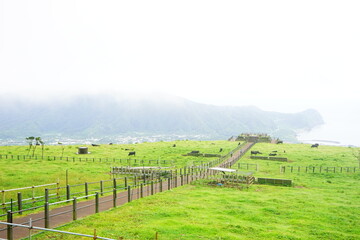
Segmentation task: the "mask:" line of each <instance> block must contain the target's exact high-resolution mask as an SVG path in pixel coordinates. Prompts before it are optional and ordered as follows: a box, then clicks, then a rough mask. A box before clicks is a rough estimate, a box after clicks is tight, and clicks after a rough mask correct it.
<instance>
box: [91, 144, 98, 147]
mask: <svg viewBox="0 0 360 240" xmlns="http://www.w3.org/2000/svg"><path fill="white" fill-rule="evenodd" d="M91 146H93V147H99V146H100V145H99V144H91Z"/></svg>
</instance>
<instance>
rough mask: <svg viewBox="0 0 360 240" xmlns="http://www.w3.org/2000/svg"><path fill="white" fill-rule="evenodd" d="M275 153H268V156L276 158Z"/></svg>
mask: <svg viewBox="0 0 360 240" xmlns="http://www.w3.org/2000/svg"><path fill="white" fill-rule="evenodd" d="M276 155H277V154H276V153H269V156H276Z"/></svg>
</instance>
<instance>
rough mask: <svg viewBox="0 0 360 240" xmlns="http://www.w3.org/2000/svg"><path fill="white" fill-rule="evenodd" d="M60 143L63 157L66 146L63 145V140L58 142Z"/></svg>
mask: <svg viewBox="0 0 360 240" xmlns="http://www.w3.org/2000/svg"><path fill="white" fill-rule="evenodd" d="M58 144H59V145H60V146H61V157H63V155H64V149H65V147H64V146H63V145H62V143H61V142H58Z"/></svg>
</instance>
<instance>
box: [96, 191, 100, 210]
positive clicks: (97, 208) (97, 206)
mask: <svg viewBox="0 0 360 240" xmlns="http://www.w3.org/2000/svg"><path fill="white" fill-rule="evenodd" d="M98 212H99V193H98V192H96V193H95V213H98Z"/></svg>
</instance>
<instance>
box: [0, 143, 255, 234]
mask: <svg viewBox="0 0 360 240" xmlns="http://www.w3.org/2000/svg"><path fill="white" fill-rule="evenodd" d="M252 146H253V143H247V144H245V145H244V146H243V147H242V148H241V149H240V150H238V151H236V152H234V153H232V154H231V156H230V157H229V158H228V159H227V160H226V161H224V162H223V163H221V164H220V165H219V166H221V167H230V166H231V165H233V164H234V163H235V162H236V161H238V159H239V158H240V157H241V156H243V155H244V154H245V153H246V151H247V150H249V149H250V148H251V147H252ZM193 180H195V179H192V177H191V176H189V177H184V178H183V179H181V177H177V178H174V179H173V180H172V181H171V182H170V183H169V181H162V186H160V183H156V184H153V188H152V187H151V185H147V186H144V187H143V197H146V196H150V195H152V194H151V193H152V190H151V189H153V194H156V193H158V192H161V191H166V190H169V189H171V188H174V187H177V186H181V183H182V184H183V185H185V184H188V183H190V182H192V181H193ZM169 185H170V188H169ZM130 195H131V201H132V200H136V199H139V198H141V189H140V188H134V189H132V190H131V194H130ZM127 202H128V191H127V190H125V191H122V192H118V193H117V194H116V206H117V207H118V206H122V205H123V204H125V203H127ZM99 203H100V204H99V212H102V211H106V210H108V209H111V208H113V207H114V198H113V195H110V196H105V197H101V198H99ZM77 209H78V210H77V212H76V215H77V219H80V218H83V217H86V216H89V215H92V214H94V213H96V212H95V200H94V199H93V200H88V201H82V202H78V203H77ZM49 215H50V220H49V227H50V228H56V227H59V226H61V225H64V224H66V223H69V222H72V221H73V205H68V206H64V207H59V208H55V209H50V211H49ZM44 216H45V213H44V212H40V213H36V214H30V215H27V216H25V217H19V218H16V219H14V221H13V222H14V223H17V224H23V225H29V223H30V219H31V220H32V225H33V226H36V227H45V220H44V219H43V218H44ZM34 233H35V231H34V230H32V234H34ZM28 236H29V230H28V229H27V228H22V227H14V228H13V238H14V239H21V238H25V237H28ZM6 238H7V230H6V225H1V224H0V239H6Z"/></svg>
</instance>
